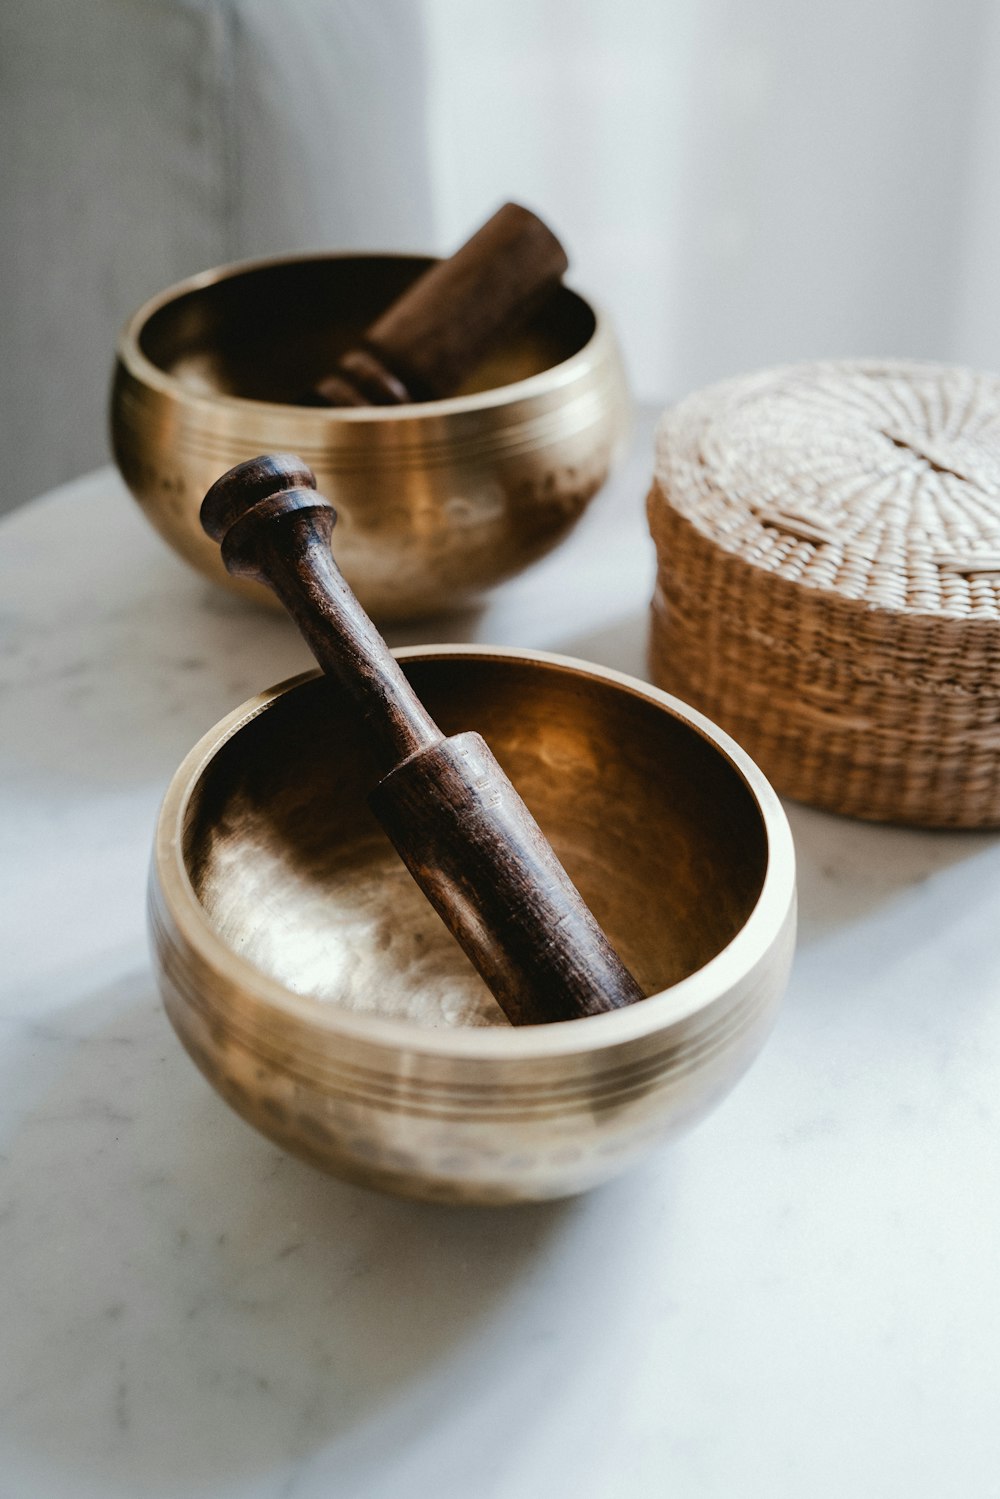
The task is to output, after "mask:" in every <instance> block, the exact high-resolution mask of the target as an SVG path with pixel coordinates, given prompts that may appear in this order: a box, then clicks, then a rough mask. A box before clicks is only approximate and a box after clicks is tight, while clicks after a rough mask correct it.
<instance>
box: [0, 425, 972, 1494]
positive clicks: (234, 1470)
mask: <svg viewBox="0 0 1000 1499" xmlns="http://www.w3.org/2000/svg"><path fill="white" fill-rule="evenodd" d="M649 428H650V422H649V419H648V417H647V418H645V419H644V420H643V421H641V422H640V424H639V430H638V435H637V440H636V447H635V450H634V452H633V455H632V458H631V459H630V461H629V464H628V465H627V466H626V467H625V468H624V469H623V470H622V471H621V472H620V474H619V475H618V476H617V478H616V480H615V482H614V483H613V484H612V485H611V486H610V487H609V488H608V489H607V490H606V491H605V493H604V494H603V495H602V496H601V497H600V499H599V500H598V501H597V502H596V503H595V504H594V506H593V508H592V509H591V511H590V512H589V513H588V515H587V517H586V518H585V520H584V522H583V523H582V524H581V526H580V527H579V528H578V530H577V531H576V532H575V533H574V535H573V537H572V538H571V539H570V541H569V542H568V543H566V544H565V545H564V546H563V547H562V548H561V549H560V550H559V551H558V552H557V553H556V554H554V555H553V556H552V557H551V558H549V559H547V560H546V561H545V562H544V563H542V564H540V565H538V566H537V567H536V568H535V569H534V570H532V571H531V572H529V573H527V574H525V575H524V576H523V577H521V578H519V579H517V580H515V581H514V582H513V583H510V584H508V585H506V586H505V587H504V588H502V589H501V590H500V591H499V592H498V593H497V594H496V595H495V596H494V597H493V599H492V600H491V601H490V602H489V603H488V604H487V605H486V606H485V607H484V608H483V609H482V610H481V611H478V612H470V613H468V614H465V615H463V616H461V617H458V618H451V619H448V620H443V621H441V622H438V623H436V624H435V625H434V627H433V628H430V627H424V626H421V627H420V628H419V629H417V630H410V631H406V632H402V631H396V632H394V633H393V635H392V640H393V643H395V644H403V643H411V642H414V643H415V642H417V641H418V640H430V639H432V638H437V639H456V638H461V639H473V640H483V641H487V640H492V641H495V642H498V643H504V644H517V645H533V646H538V647H541V648H546V649H552V650H558V651H563V652H566V653H567V654H571V655H578V656H584V657H588V658H590V659H592V660H595V661H599V662H603V663H606V664H608V665H611V666H615V667H618V668H620V669H623V670H626V671H633V672H637V673H640V674H641V673H642V671H643V649H644V634H645V609H646V603H647V600H648V597H649V593H650V588H651V577H652V555H651V549H650V546H649V543H648V541H647V539H646V536H645V530H644V522H643V516H642V499H643V495H644V490H645V484H646V476H647V473H648V469H649V458H648V455H649V452H650V435H649ZM0 616H2V619H0V624H2V658H0V692H2V696H0V725H2V727H0V756H2V768H3V773H2V781H0V797H2V805H0V849H2V852H0V869H2V871H3V899H2V902H0V913H2V921H3V965H2V968H3V971H2V980H0V982H2V998H0V1039H2V1045H0V1267H2V1276H0V1349H2V1358H0V1499H34V1496H40V1499H96V1496H99V1499H119V1496H121V1499H138V1496H146V1495H149V1496H162V1499H181V1496H183V1499H195V1496H197V1499H279V1496H281V1499H329V1496H336V1499H355V1496H358V1499H362V1496H363V1499H400V1496H406V1499H421V1496H424V1495H428V1496H434V1499H561V1496H563V1495H574V1496H583V1499H645V1496H657V1499H660V1496H663V1495H667V1494H669V1495H670V1496H671V1499H734V1496H738V1499H801V1496H804V1495H807V1496H809V1499H844V1496H863V1499H869V1496H872V1499H895V1496H899V1499H924V1496H926V1499H932V1496H933V1499H939V1496H940V1495H941V1494H943V1493H958V1494H965V1495H969V1496H972V1499H985V1496H992V1495H997V1494H1000V1423H998V1421H997V1417H996V1407H997V1391H998V1386H1000V1273H998V1266H1000V838H998V837H997V836H995V835H991V834H930V833H921V832H916V831H908V830H902V829H882V828H877V827H869V826H865V825H862V824H860V823H852V822H848V821H844V820H839V819H836V818H833V817H827V816H824V815H823V814H821V813H818V812H815V811H811V810H808V809H806V808H801V807H789V814H790V817H791V821H792V827H793V832H794V835H795V839H796V845H797V849H798V856H799V861H800V872H801V902H802V921H801V939H800V944H799V950H798V956H797V959H796V964H795V969H794V973H793V977H792V983H791V987H790V990H789V993H788V997H787V1001H786V1003H785V1006H784V1009H783V1012H782V1015H781V1018H780V1020H779V1022H778V1025H777V1029H776V1030H775V1033H774V1035H773V1037H772V1038H771V1040H770V1042H769V1043H768V1045H767V1046H766V1048H765V1050H764V1052H763V1054H762V1055H761V1057H760V1059H759V1060H758V1061H757V1062H756V1063H755V1065H754V1067H753V1068H752V1069H751V1071H750V1073H749V1074H748V1075H747V1077H746V1078H745V1079H744V1080H743V1081H742V1082H741V1083H740V1084H739V1086H738V1087H737V1088H736V1090H735V1091H734V1092H733V1093H732V1094H731V1095H730V1096H729V1097H728V1098H727V1099H726V1100H725V1102H724V1103H723V1104H722V1105H721V1106H720V1107H719V1108H718V1109H717V1110H716V1111H715V1112H714V1113H713V1114H712V1115H711V1117H710V1118H709V1119H708V1120H707V1121H705V1122H704V1123H703V1124H701V1125H700V1126H699V1127H698V1128H697V1129H696V1130H695V1131H693V1132H692V1133H691V1134H690V1135H688V1136H687V1137H686V1138H684V1139H683V1140H681V1141H680V1142H679V1143H678V1144H676V1145H674V1146H672V1147H669V1148H666V1149H664V1150H662V1151H661V1152H659V1153H658V1154H656V1155H655V1156H653V1157H652V1158H651V1159H650V1160H648V1162H647V1163H646V1165H645V1166H644V1167H642V1168H641V1169H640V1170H638V1171H636V1172H634V1173H633V1174H632V1175H630V1176H627V1177H625V1178H622V1179H621V1180H620V1181H618V1182H617V1183H615V1184H612V1185H611V1186H609V1187H606V1188H604V1189H602V1190H600V1191H598V1192H595V1193H593V1194H591V1195H590V1196H587V1197H584V1198H581V1199H577V1200H574V1201H570V1202H564V1203H557V1204H552V1205H546V1206H539V1207H534V1208H518V1209H511V1210H507V1211H489V1210H473V1209H457V1210H448V1209H440V1208H433V1207H429V1206H422V1205H414V1204H411V1203H406V1202H402V1201H396V1200H393V1199H391V1198H384V1197H380V1196H377V1195H374V1194H370V1193H367V1192H365V1191H362V1190H358V1189H355V1188H352V1187H348V1186H345V1185H342V1184H340V1183H338V1182H336V1181H333V1180H329V1179H326V1178H324V1177H323V1176H321V1175H319V1174H317V1173H315V1172H313V1171H312V1170H310V1169H309V1168H308V1167H306V1166H304V1165H300V1164H299V1163H298V1162H296V1161H295V1160H292V1159H290V1158H288V1157H286V1156H285V1155H283V1154H282V1153H281V1152H280V1151H278V1150H277V1149H276V1148H275V1147H274V1146H272V1145H270V1144H269V1143H268V1142H267V1141H265V1140H263V1139H261V1138H260V1137H258V1136H257V1135H255V1134H254V1133H253V1132H252V1131H251V1130H250V1129H248V1128H247V1126H246V1125H244V1124H243V1123H242V1122H241V1121H240V1120H239V1119H237V1118H236V1117H235V1116H234V1115H233V1114H231V1113H230V1112H229V1111H228V1109H227V1108H226V1107H225V1105H224V1104H223V1103H222V1102H221V1101H220V1100H219V1099H218V1098H217V1097H216V1095H215V1094H214V1093H213V1092H212V1091H211V1090H210V1089H209V1087H208V1085H207V1084H206V1083H205V1082H204V1081H203V1080H202V1078H201V1077H200V1076H199V1074H198V1073H197V1072H196V1071H195V1069H194V1068H193V1066H192V1065H191V1063H190V1062H189V1061H188V1059H187V1057H186V1056H185V1055H184V1054H183V1052H182V1051H181V1048H180V1046H179V1044H178V1043H177V1041H176V1040H175V1038H174V1036H173V1033H172V1032H171V1030H170V1028H169V1026H168V1024H167V1022H166V1020H165V1018H164V1016H163V1014H162V1011H161V1009H160V1006H159V1003H158V1000H157V996H156V992H155V988H154V984H153V978H152V973H151V968H150V962H149V958H148V955H147V949H146V936H145V923H144V887H145V878H146V865H147V859H148V854H149V847H150V839H151V835H152V829H153V823H154V818H155V815H156V810H157V806H158V802H159V799H160V797H161V795H162V793H163V790H164V788H165V786H166V783H167V781H168V779H169V777H170V775H171V773H172V771H173V770H174V769H175V767H176V765H177V764H178V762H179V761H180V759H181V758H182V757H183V755H184V754H185V752H186V751H187V750H188V749H189V748H190V746H191V745H192V744H193V743H194V741H195V740H196V739H197V738H198V737H199V735H200V734H201V733H202V732H203V731H204V730H205V729H207V728H208V727H209V726H210V725H211V724H212V723H214V722H215V721H216V720H217V719H219V718H220V717H221V716H222V715H223V714H224V713H225V712H227V711H228V710H229V709H230V708H231V707H233V706H235V705H236V704H237V703H239V702H240V701H242V700H243V699H244V698H246V697H248V696H249V695H250V694H251V693H252V692H254V691H256V690H257V689H259V688H260V687H262V686H264V685H266V684H268V683H271V682H274V681H277V680H279V679H280V678H282V677H284V676H287V675H290V674H291V673H293V672H295V671H297V670H299V669H302V668H303V667H305V666H306V665H307V664H308V658H307V654H306V650H305V647H304V646H303V645H302V644H301V642H300V641H299V639H298V637H297V636H296V635H295V633H294V632H293V630H292V627H291V626H290V625H288V624H287V623H286V622H285V621H284V620H282V619H280V618H276V617H270V616H268V615H265V614H263V613H260V612H258V611H256V610H255V609H253V608H252V607H251V606H247V605H245V604H243V603H241V602H240V601H238V600H234V599H231V598H229V597H228V596H226V595H224V594H223V593H221V592H219V591H216V590H214V589H213V588H212V587H211V586H210V585H209V584H207V583H205V582H203V581H201V580H200V579H199V578H197V577H196V576H195V575H193V574H192V573H190V572H188V571H187V570H186V569H185V568H184V567H183V565H182V564H181V563H180V562H178V561H177V560H176V559H175V558H174V557H173V556H172V555H171V554H170V553H169V552H168V551H167V550H166V549H165V548H164V547H163V545H162V543H161V542H160V541H159V539H158V538H157V537H156V536H155V535H154V534H153V533H152V532H151V531H150V530H149V529H148V528H147V527H146V524H145V522H144V521H143V520H142V518H141V517H140V515H139V514H138V512H137V511H136V509H135V507H134V506H133V505H132V503H131V501H129V500H128V498H127V497H126V495H125V494H124V491H123V489H122V486H121V484H120V482H119V481H118V479H117V477H116V476H115V475H113V473H112V472H111V471H110V470H105V471H102V472H100V473H97V474H94V475H92V476H89V477H87V478H85V479H81V480H80V481H78V482H76V483H74V484H71V485H68V486H66V487H64V488H63V489H60V490H58V491H56V492H54V493H52V494H50V495H48V496H45V497H43V498H42V499H40V500H38V501H36V502H34V503H33V504H31V505H28V506H27V507H25V508H24V509H22V510H20V511H19V512H17V513H15V514H14V515H13V516H12V517H10V518H9V519H7V520H6V521H4V522H3V524H2V525H0Z"/></svg>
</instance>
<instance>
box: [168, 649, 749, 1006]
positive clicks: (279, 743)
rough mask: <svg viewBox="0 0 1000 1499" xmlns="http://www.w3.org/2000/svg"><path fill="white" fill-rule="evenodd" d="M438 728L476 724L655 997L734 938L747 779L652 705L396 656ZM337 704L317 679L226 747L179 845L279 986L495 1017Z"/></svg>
mask: <svg viewBox="0 0 1000 1499" xmlns="http://www.w3.org/2000/svg"><path fill="white" fill-rule="evenodd" d="M404 668H405V670H406V673H407V675H408V676H409V677H410V679H411V681H412V682H413V684H414V686H415V687H416V690H417V692H418V693H419V694H420V695H421V697H423V699H424V701H425V702H426V703H427V705H428V707H429V708H430V710H431V712H432V713H433V714H434V716H435V717H436V719H437V720H438V722H439V723H440V725H441V727H442V728H443V729H444V730H445V732H446V733H455V732H458V731H459V730H461V729H467V728H473V727H474V728H478V729H479V730H480V731H481V732H482V733H483V734H484V735H485V737H486V739H487V740H488V742H489V743H490V745H491V747H492V749H493V751H494V753H495V754H496V756H497V758H498V759H499V760H500V762H501V764H502V765H503V766H504V768H505V770H506V771H507V773H508V775H509V776H510V777H511V779H512V780H513V782H514V784H515V785H516V786H517V788H518V790H519V791H520V792H521V794H522V796H523V797H524V799H525V801H526V802H527V804H528V806H529V807H530V808H531V810H532V812H533V813H534V814H535V816H536V817H537V819H538V821H539V823H540V824H541V826H542V828H543V829H544V831H545V832H546V834H547V835H548V837H549V838H550V839H551V841H552V843H553V845H554V847H555V849H556V852H557V853H558V855H559V857H560V858H561V859H562V861H563V863H564V865H565V866H566V868H567V870H568V871H569V873H570V875H571V876H572V878H573V879H574V880H575V881H576V883H577V885H578V886H579V888H580V890H581V892H582V894H583V896H584V898H585V899H586V900H587V901H588V902H589V904H590V906H591V908H592V909H593V911H594V913H595V915H596V916H597V918H598V920H599V921H600V922H601V923H602V925H603V926H604V927H605V930H606V931H607V932H608V934H609V936H610V937H611V939H612V941H613V942H614V944H615V945H616V946H617V948H618V950H619V951H620V953H621V955H622V956H623V958H624V959H625V961H626V963H628V964H629V966H630V967H631V968H632V970H633V972H634V973H635V974H636V976H637V978H638V979H639V981H640V982H641V983H642V985H643V987H644V988H645V990H646V991H647V993H653V992H656V991H658V990H660V989H663V988H666V987H668V986H669V985H671V984H673V983H676V982H677V981H678V980H680V979H682V978H685V977H687V975H689V974H690V973H693V972H694V971H695V970H696V969H698V968H700V967H702V966H703V965H704V964H705V963H707V962H708V961H709V959H710V958H712V957H714V956H715V955H716V954H717V953H718V952H720V951H721V949H722V948H723V947H725V946H726V944H727V943H728V942H729V941H730V940H731V939H732V938H733V937H734V936H735V935H736V934H737V932H738V931H739V930H740V928H741V927H742V926H743V924H744V923H745V922H746V920H747V918H748V917H749V915H750V913H751V911H752V909H753V906H754V904H755V902H756V900H757V897H758V895H759V893H760V890H761V886H762V884H763V881H764V875H765V871H766V866H767V834H766V830H765V826H764V821H763V817H762V814H761V811H760V809H759V807H758V805H757V802H756V801H755V799H754V797H753V795H752V793H751V791H750V790H749V788H748V786H747V784H746V782H745V781H744V780H743V778H742V776H741V775H740V774H739V772H738V771H737V770H736V769H735V768H734V766H733V765H732V764H731V763H730V761H729V760H728V759H727V758H726V757H725V755H724V754H723V753H722V752H721V751H720V750H719V749H718V748H717V747H716V746H715V745H714V744H713V743H712V742H711V741H710V740H708V739H706V738H704V737H703V736H702V735H701V734H700V733H698V732H697V731H696V730H695V729H693V728H692V727H691V726H690V725H688V724H686V723H684V722H683V721H682V720H680V719H678V718H675V717H674V716H673V715H672V714H671V713H670V712H669V711H668V710H666V709H665V708H664V707H663V706H661V705H659V704H657V703H655V702H651V701H650V700H649V699H648V698H645V697H643V696H641V695H639V694H638V693H636V692H634V691H631V690H629V689H628V688H626V687H624V686H622V685H619V684H617V683H614V682H611V681H608V680H606V679H602V678H598V677H592V676H589V675H587V674H586V673H584V672H575V671H572V670H570V669H568V668H566V667H560V666H557V665H555V664H547V663H539V662H528V661H516V660H511V659H497V658H489V657H465V658H448V657H442V658H437V659H435V658H430V659H427V658H425V659H416V660H410V661H408V662H405V663H404ZM373 783H374V775H373V772H372V768H371V765H370V763H369V761H368V758H367V757H366V755H365V753H364V750H363V748H362V745H361V742H360V738H359V735H358V733H357V731H356V727H355V725H354V723H353V722H352V718H351V715H350V712H349V710H348V708H347V705H346V703H345V701H344V700H343V699H342V698H341V696H340V694H339V693H338V691H337V690H336V689H335V687H334V686H333V685H332V684H331V683H330V682H329V681H327V680H326V679H324V678H321V677H317V678H314V679H311V680H308V681H305V682H302V683H299V684H297V685H295V686H294V687H291V688H290V689H288V690H286V691H284V692H283V693H281V694H280V695H278V696H277V697H275V698H274V699H272V700H271V702H270V703H269V705H268V706H267V707H266V708H265V709H264V710H263V711H262V712H261V713H259V714H258V715H257V716H256V717H254V718H253V719H252V720H250V721H249V722H248V723H246V724H244V725H243V726H242V727H241V728H240V729H239V730H238V731H237V732H236V733H235V734H234V735H232V737H231V738H229V739H228V740H227V741H226V743H224V744H223V745H222V746H221V747H220V749H219V750H218V751H217V753H216V754H215V755H214V757H213V758H212V759H211V761H210V762H209V764H208V766H207V768H206V769H205V770H204V772H203V773H202V775H201V777H200V779H199V781H198V782H197V784H196V786H195V788H194V791H193V793H192V795H191V797H190V799H189V802H188V807H187V812H186V818H185V831H184V838H183V854H184V859H185V864H186V868H187V870H188V873H189V875H190V878H191V881H192V884H193V887H194V890H195V892H196V895H197V897H198V899H199V901H200V902H201V905H202V907H203V909H204V911H205V912H206V914H207V916H208V919H209V922H210V923H211V924H212V926H213V927H214V928H215V930H216V932H217V933H218V935H219V936H220V937H221V938H222V940H223V941H224V942H225V943H226V944H227V945H228V946H229V947H230V948H232V949H233V950H234V951H236V952H237V953H239V954H241V955H242V956H243V957H244V958H245V959H247V960H248V961H250V962H251V963H253V964H254V965H256V966H257V967H258V968H260V969H262V970H263V971H264V972H265V973H267V974H269V975H270V976H271V977H272V978H274V979H277V980H278V981H279V982H281V983H282V984H283V985H284V986H285V987H286V988H288V989H290V990H292V991H294V992H296V993H299V994H306V995H312V996H315V998H316V999H317V1000H318V1001H322V1002H326V1003H335V1004H338V1005H341V1006H344V1007H346V1008H349V1009H352V1010H355V1011H362V1012H370V1013H378V1014H380V1015H383V1016H387V1017H393V1018H397V1019H398V1018H408V1019H412V1020H416V1021H418V1022H421V1023H424V1024H428V1025H433V1026H442V1025H473V1026H475V1025H479V1026H481V1025H506V1024H507V1021H506V1019H505V1017H504V1016H503V1014H502V1013H501V1011H500V1010H499V1008H498V1007H497V1005H496V1003H495V1001H494V1000H493V998H492V996H491V995H490V994H489V993H488V991H487V990H486V988H485V986H484V985H483V983H482V981H481V980H480V978H479V976H478V975H477V974H476V973H475V971H474V970H473V968H472V966H471V964H470V963H469V962H468V960H467V959H466V958H465V956H464V954H462V952H461V951H460V950H459V949H458V947H457V946H456V945H455V943H454V942H453V940H452V938H451V937H450V936H449V934H448V933H447V932H446V931H445V929H444V927H443V925H442V924H441V922H440V921H439V920H438V918H437V917H436V915H435V914H434V912H433V911H432V910H431V908H430V907H429V905H428V904H427V902H426V901H425V900H424V898H423V896H422V895H421V894H420V893H419V891H418V890H417V888H416V886H415V885H414V884H413V883H412V881H411V879H410V877H409V875H408V874H407V873H406V871H405V869H404V868H403V866H402V864H401V863H400V861H399V859H398V857H397V856H396V854H395V852H394V850H393V849H392V848H391V846H390V845H389V842H388V840H387V839H386V837H385V835H384V834H383V833H382V831H381V830H380V828H379V827H378V825H377V824H376V823H375V821H374V819H373V817H372V816H371V814H370V812H369V811H368V807H367V805H366V793H367V791H368V789H369V788H370V786H371V785H372V784H373Z"/></svg>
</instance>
